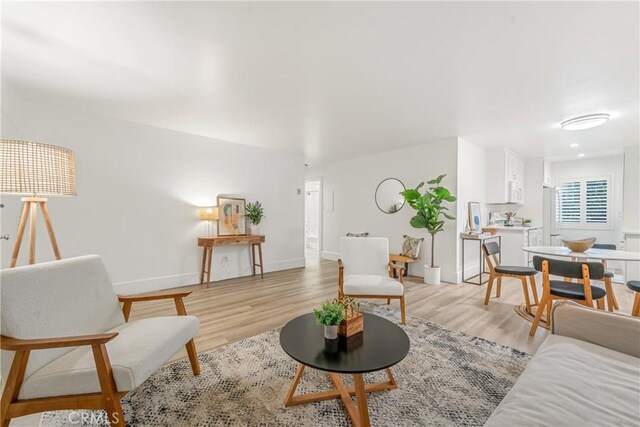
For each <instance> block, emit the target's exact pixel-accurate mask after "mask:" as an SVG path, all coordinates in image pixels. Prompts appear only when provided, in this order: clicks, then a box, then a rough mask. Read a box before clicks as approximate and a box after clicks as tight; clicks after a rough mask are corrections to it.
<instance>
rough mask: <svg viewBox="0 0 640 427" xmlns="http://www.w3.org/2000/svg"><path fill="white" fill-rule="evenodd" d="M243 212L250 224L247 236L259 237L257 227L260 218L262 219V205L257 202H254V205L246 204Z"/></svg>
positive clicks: (258, 228)
mask: <svg viewBox="0 0 640 427" xmlns="http://www.w3.org/2000/svg"><path fill="white" fill-rule="evenodd" d="M245 211H246V212H245V216H246V217H247V218H248V219H249V222H251V225H249V234H251V235H252V236H257V235H259V234H260V227H258V225H260V222H261V221H262V218H264V209H263V208H262V204H261V203H260V202H259V201H256V202H255V203H247V206H246V207H245Z"/></svg>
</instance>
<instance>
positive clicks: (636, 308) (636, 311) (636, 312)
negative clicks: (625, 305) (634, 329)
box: [631, 292, 640, 316]
mask: <svg viewBox="0 0 640 427" xmlns="http://www.w3.org/2000/svg"><path fill="white" fill-rule="evenodd" d="M635 294H636V296H635V297H634V299H633V307H632V308H631V315H632V316H640V292H636V293H635Z"/></svg>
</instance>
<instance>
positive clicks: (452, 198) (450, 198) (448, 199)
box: [443, 196, 458, 202]
mask: <svg viewBox="0 0 640 427" xmlns="http://www.w3.org/2000/svg"><path fill="white" fill-rule="evenodd" d="M443 199H444V200H446V201H447V202H455V201H456V200H458V199H456V197H455V196H447V197H443Z"/></svg>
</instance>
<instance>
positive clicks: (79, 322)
mask: <svg viewBox="0 0 640 427" xmlns="http://www.w3.org/2000/svg"><path fill="white" fill-rule="evenodd" d="M0 280H1V282H2V286H1V302H2V312H1V318H2V326H1V330H2V337H1V341H0V347H1V348H2V352H1V361H2V381H3V383H4V390H3V393H2V399H1V408H0V412H1V414H0V416H1V423H0V425H1V426H3V427H4V426H6V425H8V424H9V420H10V419H11V418H15V417H19V416H23V415H28V414H32V413H37V412H44V411H47V410H61V409H105V410H106V411H107V415H108V417H109V422H110V424H111V425H117V426H124V425H125V424H124V415H123V413H122V406H121V405H120V399H121V398H122V397H123V396H124V395H126V394H127V392H128V391H130V390H133V389H135V388H136V387H138V386H139V385H140V384H142V383H143V382H144V381H145V380H146V379H147V378H148V377H149V376H150V375H151V374H152V373H153V372H155V371H156V370H157V369H158V368H160V367H161V366H162V365H163V364H164V363H165V362H166V361H167V360H169V358H171V357H172V356H173V355H174V354H175V353H176V352H178V351H179V350H180V348H182V346H186V349H187V353H188V355H189V360H190V362H191V368H192V370H193V373H194V374H195V375H198V374H199V373H200V366H199V364H198V356H197V353H196V348H195V344H194V342H193V337H194V336H195V335H196V333H197V332H198V328H199V324H200V322H199V321H198V318H196V317H193V316H187V315H186V309H185V306H184V303H183V301H182V298H183V297H185V296H187V295H189V294H190V293H191V292H189V291H182V292H174V293H163V294H155V295H150V294H147V295H141V296H120V297H118V296H116V294H115V292H114V290H113V286H112V284H111V282H110V280H109V276H108V275H107V271H106V270H105V267H104V265H103V264H102V261H101V260H100V258H99V257H98V256H95V255H89V256H83V257H78V258H70V259H66V260H62V261H54V262H49V263H43V264H36V265H30V266H25V267H18V268H13V269H8V270H3V271H2V272H0ZM160 298H170V299H173V300H174V302H175V304H176V309H177V311H178V314H179V316H168V317H156V318H148V319H141V320H136V321H132V322H127V321H128V318H129V312H130V310H131V305H132V303H133V302H135V301H144V300H151V299H160ZM120 302H122V303H123V307H122V308H121V307H120Z"/></svg>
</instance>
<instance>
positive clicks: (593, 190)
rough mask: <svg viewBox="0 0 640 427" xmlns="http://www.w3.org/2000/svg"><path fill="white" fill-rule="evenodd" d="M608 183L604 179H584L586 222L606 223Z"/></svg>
mask: <svg viewBox="0 0 640 427" xmlns="http://www.w3.org/2000/svg"><path fill="white" fill-rule="evenodd" d="M608 187H609V185H608V182H607V180H606V179H598V180H587V181H586V198H587V199H586V222H587V224H607V223H608V218H609V212H608V210H609V195H608V192H609V191H608V190H609V188H608Z"/></svg>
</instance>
